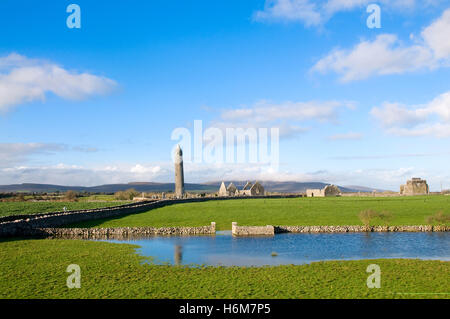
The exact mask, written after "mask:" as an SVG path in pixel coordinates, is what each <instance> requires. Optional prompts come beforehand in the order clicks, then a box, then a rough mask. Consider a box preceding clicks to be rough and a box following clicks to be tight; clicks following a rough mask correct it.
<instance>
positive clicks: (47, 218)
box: [0, 195, 298, 237]
mask: <svg viewBox="0 0 450 319" xmlns="http://www.w3.org/2000/svg"><path fill="white" fill-rule="evenodd" d="M294 197H296V196H292V195H288V196H278V195H277V196H257V197H256V196H255V197H248V196H239V197H201V198H186V199H170V200H159V201H148V202H139V203H132V204H126V205H121V206H115V207H106V208H98V209H87V210H77V211H68V212H51V213H42V214H30V215H15V216H6V217H1V218H0V237H14V236H21V234H23V233H24V232H27V231H29V230H30V229H35V228H53V227H61V226H64V225H68V224H74V223H80V222H85V221H90V220H96V219H105V218H111V217H118V216H124V215H129V214H136V213H141V212H145V211H149V210H152V209H155V208H160V207H164V206H169V205H175V204H183V203H195V202H206V201H212V200H235V199H249V198H294ZM297 197H298V196H297Z"/></svg>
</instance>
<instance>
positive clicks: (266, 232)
mask: <svg viewBox="0 0 450 319" xmlns="http://www.w3.org/2000/svg"><path fill="white" fill-rule="evenodd" d="M231 234H232V235H233V236H273V235H274V234H275V228H274V227H273V226H271V225H267V226H238V225H237V223H236V222H233V223H232V224H231Z"/></svg>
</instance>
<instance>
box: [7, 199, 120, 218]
mask: <svg viewBox="0 0 450 319" xmlns="http://www.w3.org/2000/svg"><path fill="white" fill-rule="evenodd" d="M126 203H129V202H125V201H95V202H94V201H93V202H89V201H87V200H83V201H78V202H65V201H39V202H30V201H25V202H0V217H3V216H11V215H27V214H38V213H48V212H60V211H63V209H64V207H66V208H67V209H68V210H77V209H92V208H101V207H111V206H119V205H124V204H126Z"/></svg>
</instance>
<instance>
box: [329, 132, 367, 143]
mask: <svg viewBox="0 0 450 319" xmlns="http://www.w3.org/2000/svg"><path fill="white" fill-rule="evenodd" d="M362 137H363V135H362V134H361V133H354V132H349V133H342V134H334V135H331V136H329V137H328V139H329V140H332V141H339V140H360V139H362Z"/></svg>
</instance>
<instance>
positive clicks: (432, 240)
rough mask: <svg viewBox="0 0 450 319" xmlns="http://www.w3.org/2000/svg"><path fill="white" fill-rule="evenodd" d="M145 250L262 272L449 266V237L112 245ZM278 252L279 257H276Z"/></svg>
mask: <svg viewBox="0 0 450 319" xmlns="http://www.w3.org/2000/svg"><path fill="white" fill-rule="evenodd" d="M109 241H111V242H116V243H117V242H118V243H133V244H137V245H139V246H141V248H140V249H139V250H138V253H139V254H141V255H144V256H153V257H155V262H156V263H161V264H162V263H170V264H175V265H181V264H183V265H187V264H207V265H224V266H261V265H281V264H304V263H310V262H313V261H320V260H349V259H374V258H421V259H440V260H450V234H449V233H339V234H337V233H336V234H324V233H323V234H279V235H276V236H273V237H232V236H231V234H230V232H218V233H217V234H216V236H192V237H152V238H146V239H134V240H109ZM272 252H276V256H273V255H272Z"/></svg>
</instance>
